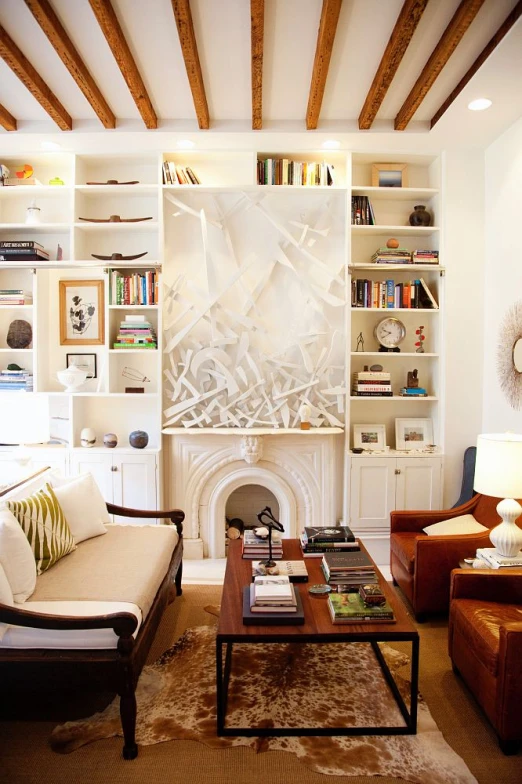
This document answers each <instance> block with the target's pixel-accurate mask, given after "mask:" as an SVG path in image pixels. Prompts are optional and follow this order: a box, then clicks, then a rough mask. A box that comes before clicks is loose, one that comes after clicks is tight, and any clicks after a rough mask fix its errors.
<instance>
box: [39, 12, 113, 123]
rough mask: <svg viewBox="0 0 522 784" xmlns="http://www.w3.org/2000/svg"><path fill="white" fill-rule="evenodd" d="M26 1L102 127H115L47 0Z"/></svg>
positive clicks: (96, 89)
mask: <svg viewBox="0 0 522 784" xmlns="http://www.w3.org/2000/svg"><path fill="white" fill-rule="evenodd" d="M25 4H26V6H27V7H28V8H29V10H30V11H31V13H32V14H33V16H34V18H35V19H36V21H37V22H38V24H39V25H40V27H41V28H42V30H43V32H44V33H45V35H46V36H47V38H48V39H49V41H50V43H51V44H52V45H53V47H54V49H55V50H56V52H57V54H58V56H59V58H60V59H61V61H62V62H63V64H64V65H65V67H66V68H67V70H68V71H69V73H70V74H71V76H72V78H73V79H74V81H75V82H76V84H77V85H78V87H79V88H80V90H81V91H82V93H83V94H84V96H85V98H86V99H87V100H88V102H89V103H90V105H91V106H92V108H93V110H94V112H95V114H96V115H97V116H98V118H99V119H100V121H101V123H102V125H103V126H104V128H115V127H116V118H115V116H114V114H113V112H112V111H111V109H110V107H109V104H108V103H107V101H106V100H105V98H104V97H103V95H102V93H101V90H100V88H99V87H98V85H97V84H96V82H95V81H94V79H93V77H92V76H91V74H90V73H89V71H88V69H87V67H86V65H85V63H84V62H83V60H82V58H81V57H80V55H79V53H78V51H77V50H76V48H75V47H74V44H73V42H72V41H71V39H70V38H69V36H68V35H67V33H66V31H65V29H64V27H63V25H62V23H61V22H60V20H59V18H58V16H57V15H56V13H55V12H54V9H53V8H52V6H51V5H50V3H49V2H48V0H25Z"/></svg>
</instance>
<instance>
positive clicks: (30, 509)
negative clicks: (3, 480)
mask: <svg viewBox="0 0 522 784" xmlns="http://www.w3.org/2000/svg"><path fill="white" fill-rule="evenodd" d="M6 505H7V506H8V508H9V509H10V510H11V512H12V513H13V514H14V516H15V517H16V519H17V520H18V522H19V523H20V525H21V526H22V529H23V532H24V533H25V535H26V536H27V539H28V540H29V544H30V545H31V547H32V550H33V553H34V558H35V561H36V572H37V574H42V572H45V571H46V570H47V569H49V568H50V567H51V566H52V565H53V564H55V563H56V562H57V561H59V560H60V558H63V556H64V555H67V554H68V553H70V552H71V551H72V550H75V549H76V545H75V543H74V538H73V535H72V533H71V529H70V528H69V525H68V523H67V520H66V519H65V515H64V513H63V511H62V507H61V506H60V504H59V503H58V499H57V498H56V496H55V494H54V492H53V489H52V487H51V485H50V484H46V485H45V488H44V489H42V490H38V491H37V492H36V493H33V494H32V495H30V496H28V498H24V499H22V500H21V501H7V504H6Z"/></svg>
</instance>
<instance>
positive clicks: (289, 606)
mask: <svg viewBox="0 0 522 784" xmlns="http://www.w3.org/2000/svg"><path fill="white" fill-rule="evenodd" d="M243 623H244V624H253V623H259V624H262V625H264V626H270V625H274V624H275V625H286V624H302V623H304V613H303V605H302V602H301V598H300V596H299V592H298V591H296V590H295V588H294V586H293V585H292V584H291V583H290V580H289V578H288V577H285V576H279V577H273V576H268V575H267V576H266V577H254V582H252V583H251V584H250V585H246V586H245V587H244V588H243Z"/></svg>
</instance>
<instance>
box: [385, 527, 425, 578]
mask: <svg viewBox="0 0 522 784" xmlns="http://www.w3.org/2000/svg"><path fill="white" fill-rule="evenodd" d="M419 536H421V535H419V534H418V533H416V532H415V531H398V532H397V533H395V534H392V535H391V536H390V549H391V551H392V553H393V554H394V555H395V556H396V557H397V559H398V560H399V561H400V562H401V563H402V565H403V566H404V568H405V569H406V570H407V571H408V573H409V574H413V572H414V569H415V542H416V541H417V539H419Z"/></svg>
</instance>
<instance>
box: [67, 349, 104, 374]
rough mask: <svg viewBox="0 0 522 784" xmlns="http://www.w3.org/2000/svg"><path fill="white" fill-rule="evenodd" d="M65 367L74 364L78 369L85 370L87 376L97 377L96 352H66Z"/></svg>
mask: <svg viewBox="0 0 522 784" xmlns="http://www.w3.org/2000/svg"><path fill="white" fill-rule="evenodd" d="M65 357H66V364H67V367H68V368H69V367H71V365H74V366H75V367H77V368H80V370H86V371H87V378H97V375H96V354H66V355H65Z"/></svg>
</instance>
